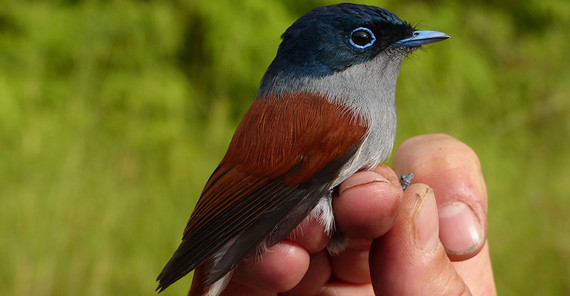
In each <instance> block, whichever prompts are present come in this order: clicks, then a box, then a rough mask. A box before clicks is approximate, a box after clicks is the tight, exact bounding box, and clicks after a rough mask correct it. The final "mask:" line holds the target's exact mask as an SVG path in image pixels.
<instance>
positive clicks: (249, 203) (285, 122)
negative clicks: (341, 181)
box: [159, 93, 367, 289]
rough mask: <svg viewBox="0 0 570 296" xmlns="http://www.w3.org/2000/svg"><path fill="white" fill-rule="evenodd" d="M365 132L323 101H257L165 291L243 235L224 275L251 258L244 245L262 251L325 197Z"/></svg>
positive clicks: (204, 199) (164, 280)
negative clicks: (279, 229)
mask: <svg viewBox="0 0 570 296" xmlns="http://www.w3.org/2000/svg"><path fill="white" fill-rule="evenodd" d="M366 130H367V127H366V124H365V122H364V121H363V120H362V119H361V118H359V117H356V116H354V115H353V114H352V113H351V112H350V111H349V110H348V109H346V108H344V107H342V106H339V105H337V104H334V103H331V102H329V101H328V100H326V99H325V98H323V97H321V96H318V95H313V94H307V93H298V94H290V95H284V96H283V97H279V98H262V99H257V100H256V101H255V102H254V103H253V104H252V106H251V107H250V109H249V110H248V112H247V113H246V114H245V116H244V118H243V119H242V122H241V123H240V125H239V126H238V128H237V130H236V132H235V134H234V137H233V138H232V141H231V143H230V146H229V148H228V151H227V153H226V155H225V157H224V158H223V159H222V161H221V162H220V165H219V166H218V168H217V169H216V170H215V171H214V173H213V174H212V176H211V177H210V179H209V180H208V182H207V183H206V186H205V187H204V190H203V192H202V195H201V197H200V200H199V201H198V204H197V205H196V208H195V209H194V211H193V213H192V215H191V217H190V220H189V221H188V225H187V227H186V229H185V231H184V237H183V242H182V244H181V245H180V247H179V248H178V250H177V251H176V253H175V254H174V256H173V257H172V259H171V260H170V261H169V263H168V264H167V265H166V266H165V268H164V270H163V271H162V273H161V274H160V275H159V280H160V286H159V288H161V289H164V288H166V286H168V285H170V284H171V283H172V282H174V281H176V280H178V279H179V278H180V277H182V276H184V275H185V274H186V273H188V272H190V271H191V270H192V269H194V268H196V267H197V266H198V265H201V264H202V263H204V262H205V260H207V259H208V258H209V257H210V256H212V255H213V254H214V253H215V252H216V251H217V250H218V249H219V248H220V247H222V246H224V245H225V244H227V243H228V242H229V241H230V240H232V238H235V236H236V235H240V236H241V237H242V238H241V240H238V241H236V248H235V249H236V250H234V251H235V253H232V254H234V256H235V257H236V258H231V260H230V262H227V263H225V264H224V267H223V269H222V270H221V271H219V272H218V274H221V275H223V274H224V273H225V272H227V270H225V269H228V268H229V269H231V268H233V266H234V265H235V264H237V262H239V261H240V260H241V259H242V258H243V256H245V255H247V254H246V253H247V252H249V251H251V250H241V249H243V248H244V245H246V247H247V248H251V246H253V247H255V246H256V245H257V244H259V242H260V241H261V240H262V239H263V237H264V236H266V235H268V234H269V233H270V232H271V230H272V229H273V228H274V227H275V226H276V225H277V223H279V220H280V219H282V218H283V217H284V215H287V213H288V212H289V211H290V210H291V209H292V208H293V207H294V206H295V205H296V204H298V203H300V202H301V201H303V200H305V199H306V198H308V197H310V198H311V200H310V201H308V202H303V203H305V204H307V205H308V206H310V207H312V206H314V204H315V203H316V201H318V199H319V198H320V197H322V196H323V195H324V194H326V192H327V191H328V190H329V189H330V186H331V184H332V181H333V180H334V179H335V178H336V176H337V175H338V173H339V170H340V168H341V167H342V166H343V165H344V163H346V162H347V161H348V160H349V159H350V157H352V155H353V154H354V153H355V152H356V147H358V145H359V144H360V142H361V141H362V139H363V137H364V135H365V133H366ZM315 175H319V178H317V179H318V180H317V181H315V180H312V179H311V178H312V177H314V176H315ZM307 211H310V208H309V209H307ZM301 219H302V217H301ZM297 220H298V219H297ZM292 221H296V220H295V219H293V220H292ZM299 222H300V221H299ZM297 223H298V222H297ZM259 236H260V237H259ZM238 247H239V248H238ZM237 249H240V250H237ZM244 252H245V253H244ZM225 257H226V256H224V259H225ZM221 275H219V276H218V275H216V276H215V277H213V278H210V281H213V280H215V279H216V277H217V278H219V277H221Z"/></svg>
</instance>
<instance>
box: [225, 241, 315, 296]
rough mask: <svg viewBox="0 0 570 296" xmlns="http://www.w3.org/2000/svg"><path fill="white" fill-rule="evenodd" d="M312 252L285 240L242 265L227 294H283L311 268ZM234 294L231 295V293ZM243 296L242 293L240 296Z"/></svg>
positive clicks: (235, 274) (236, 272)
mask: <svg viewBox="0 0 570 296" xmlns="http://www.w3.org/2000/svg"><path fill="white" fill-rule="evenodd" d="M309 260H310V256H309V253H308V252H307V251H306V250H305V249H304V248H303V247H301V246H299V245H297V244H295V243H293V242H291V241H287V240H285V241H282V242H280V243H278V244H277V245H275V246H272V247H270V248H269V249H268V250H267V251H265V252H263V253H262V254H261V255H260V257H259V258H255V259H252V260H249V261H244V262H242V263H240V265H239V266H238V268H237V269H236V271H235V273H234V276H233V278H232V281H231V283H230V285H231V289H230V287H228V288H227V289H226V290H227V291H242V292H243V291H249V294H247V295H266V294H267V293H268V292H273V293H275V292H284V291H288V290H290V289H292V288H293V287H295V286H296V285H297V284H298V283H299V282H300V281H301V279H302V278H303V276H304V275H305V273H306V272H307V269H308V267H309ZM228 295H232V294H228ZM238 295H242V294H238Z"/></svg>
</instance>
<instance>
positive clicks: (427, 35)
mask: <svg viewBox="0 0 570 296" xmlns="http://www.w3.org/2000/svg"><path fill="white" fill-rule="evenodd" d="M447 38H449V35H447V34H445V33H441V32H436V31H414V33H413V35H412V37H410V38H406V39H402V40H399V41H396V43H395V45H396V47H414V46H422V45H426V44H430V43H435V42H439V41H442V40H445V39H447Z"/></svg>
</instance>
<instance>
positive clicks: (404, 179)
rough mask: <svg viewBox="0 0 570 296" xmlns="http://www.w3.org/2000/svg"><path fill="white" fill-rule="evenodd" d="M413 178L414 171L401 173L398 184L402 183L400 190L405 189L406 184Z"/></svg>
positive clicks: (408, 184)
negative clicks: (405, 173)
mask: <svg viewBox="0 0 570 296" xmlns="http://www.w3.org/2000/svg"><path fill="white" fill-rule="evenodd" d="M413 178H414V173H412V172H410V173H409V174H407V175H402V176H401V177H400V184H401V185H402V190H406V188H408V186H410V184H411V183H412V179H413Z"/></svg>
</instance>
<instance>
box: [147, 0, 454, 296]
mask: <svg viewBox="0 0 570 296" xmlns="http://www.w3.org/2000/svg"><path fill="white" fill-rule="evenodd" d="M281 38H282V41H281V43H280V45H279V48H278V50H277V54H276V56H275V58H274V60H273V61H272V62H271V64H270V65H269V67H268V69H267V71H266V72H265V75H264V76H263V78H262V79H261V83H260V86H259V89H258V92H257V95H256V98H255V100H254V101H253V103H252V104H251V106H250V108H249V109H248V110H247V112H246V113H245V115H244V116H243V118H242V120H241V122H240V123H239V125H238V127H237V129H236V131H235V133H234V135H233V137H232V140H231V142H230V144H229V147H228V150H227V152H226V154H225V156H224V157H223V159H222V160H221V162H220V164H219V165H218V166H217V168H216V169H215V170H214V172H213V173H212V175H211V177H210V178H209V179H208V181H207V183H206V185H205V187H204V189H203V191H202V193H201V196H200V198H199V200H198V203H197V205H196V206H195V208H194V210H193V212H192V214H191V217H190V219H189V221H188V223H187V225H186V228H185V229H184V234H183V237H182V242H181V243H180V245H179V247H178V249H177V250H176V251H175V252H174V255H173V256H172V258H171V259H170V260H169V261H168V263H167V264H166V266H165V267H164V269H163V270H162V272H161V273H160V275H159V276H158V278H157V281H158V282H159V284H158V287H157V291H159V292H162V291H163V290H164V289H166V288H167V287H168V286H170V285H171V284H172V283H174V282H176V281H177V280H179V279H180V278H182V277H183V276H185V275H186V274H188V273H189V272H190V271H192V270H194V269H196V270H195V271H194V279H193V281H192V288H191V290H190V292H189V295H207V296H216V295H219V294H220V293H221V292H222V291H223V290H224V288H225V287H226V285H227V284H228V282H229V280H230V278H231V275H232V272H233V270H234V269H235V268H236V266H237V265H238V264H239V263H240V262H241V261H243V260H244V259H250V258H252V257H256V256H258V255H259V254H260V253H261V252H263V251H264V250H266V249H267V248H268V247H270V246H272V245H275V244H277V243H278V242H280V241H282V240H283V239H285V238H286V237H287V235H289V233H291V232H292V230H293V229H294V228H295V227H296V226H297V225H299V223H300V222H301V221H302V220H303V219H304V218H305V217H307V216H311V217H313V218H315V219H317V220H318V221H320V223H321V224H322V225H323V226H324V229H325V231H326V232H327V234H328V235H329V236H332V239H331V243H329V245H328V250H329V252H331V253H332V254H335V253H338V252H339V251H340V250H342V248H343V245H344V243H343V242H344V241H345V239H344V236H343V235H342V234H341V233H339V232H338V231H335V226H334V225H335V222H334V215H333V211H332V198H333V196H334V189H335V187H337V186H338V185H339V184H340V183H341V182H343V181H344V180H346V179H347V178H348V177H350V176H351V175H353V174H354V173H356V172H358V171H361V170H369V169H372V168H374V167H376V166H377V165H379V164H380V163H382V162H383V161H385V160H386V159H387V158H388V157H389V156H390V154H391V152H392V147H393V145H394V138H395V134H396V105H395V96H396V81H397V78H398V74H399V71H400V66H401V63H402V61H403V60H404V58H405V57H406V56H407V55H408V54H410V53H411V52H413V51H414V50H416V49H418V48H420V47H421V46H422V45H426V44H430V43H434V42H438V41H442V40H445V39H447V38H449V35H447V34H445V33H441V32H436V31H423V30H418V29H416V28H415V27H414V26H412V25H411V24H409V23H407V22H405V21H403V20H401V19H400V18H399V17H398V16H396V15H395V14H394V13H392V12H390V11H388V10H386V9H383V8H380V7H376V6H368V5H359V4H350V3H343V4H337V5H330V6H323V7H318V8H315V9H313V10H311V11H309V12H308V13H306V14H305V15H303V16H302V17H301V18H299V19H298V20H297V21H295V22H294V23H293V24H292V25H291V26H290V27H289V28H288V29H287V30H286V31H285V33H283V35H282V36H281ZM404 183H406V182H404ZM408 184H409V182H408Z"/></svg>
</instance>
